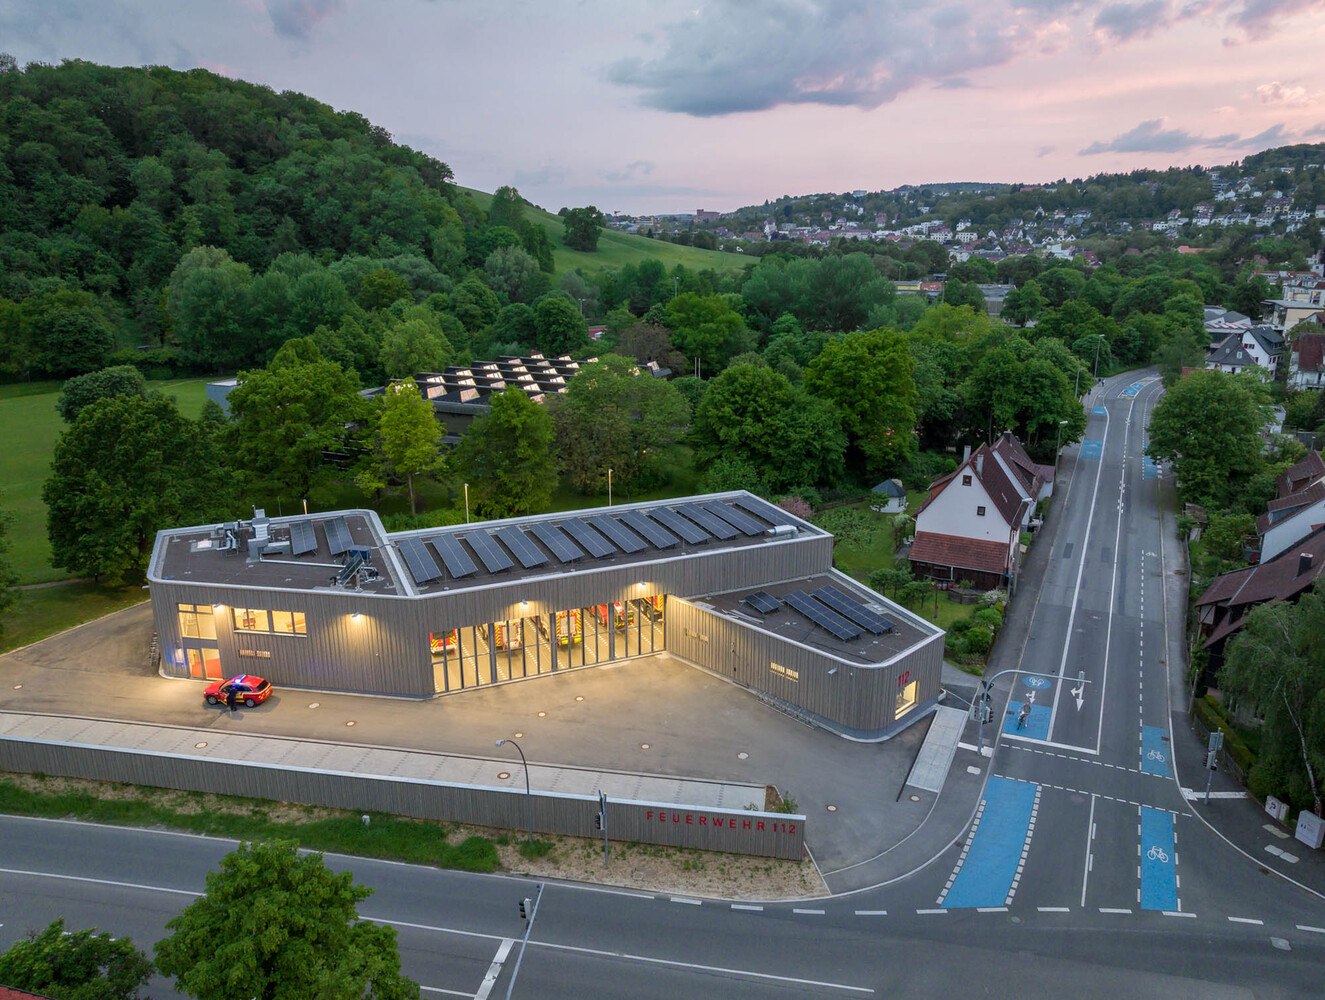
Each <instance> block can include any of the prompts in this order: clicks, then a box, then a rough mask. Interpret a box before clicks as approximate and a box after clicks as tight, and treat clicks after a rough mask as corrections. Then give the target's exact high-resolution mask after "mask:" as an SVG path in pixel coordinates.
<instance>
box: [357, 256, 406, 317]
mask: <svg viewBox="0 0 1325 1000" xmlns="http://www.w3.org/2000/svg"><path fill="white" fill-rule="evenodd" d="M413 293H414V290H413V289H412V288H410V284H409V282H408V281H406V280H405V279H404V278H402V277H401V276H400V275H398V274H396V272H395V271H391V270H388V269H387V268H385V267H379V268H378V269H377V270H376V271H373V272H371V273H370V274H367V275H365V276H364V279H363V281H362V282H361V283H360V285H359V294H358V295H357V296H356V297H355V301H357V302H358V303H359V305H361V306H362V307H363V308H365V309H367V310H369V311H372V310H375V309H385V308H386V307H387V306H389V305H391V303H393V302H398V301H400V300H401V299H406V300H410V299H412V298H413Z"/></svg>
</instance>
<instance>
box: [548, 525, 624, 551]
mask: <svg viewBox="0 0 1325 1000" xmlns="http://www.w3.org/2000/svg"><path fill="white" fill-rule="evenodd" d="M561 526H562V528H563V529H565V531H566V533H567V534H568V535H570V536H571V537H572V538H574V539H575V541H576V542H577V543H578V544H579V546H580V548H582V549H584V551H585V552H587V553H589V555H591V556H593V557H594V558H595V559H602V558H604V557H606V556H612V555H616V548H615V547H613V546H612V545H611V544H610V543H609V542H608V541H607V539H605V538H603V536H602V535H600V534H599V533H598V532H596V531H595V530H594V529H593V528H591V527H589V526H588V525H587V524H585V523H584V522H583V521H581V520H580V519H579V518H578V517H569V518H567V519H566V520H565V521H563V522H561Z"/></svg>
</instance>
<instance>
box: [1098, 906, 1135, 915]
mask: <svg viewBox="0 0 1325 1000" xmlns="http://www.w3.org/2000/svg"><path fill="white" fill-rule="evenodd" d="M1100 912H1101V913H1131V912H1132V911H1131V910H1124V909H1120V908H1118V907H1116V906H1101V907H1100Z"/></svg>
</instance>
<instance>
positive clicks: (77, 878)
mask: <svg viewBox="0 0 1325 1000" xmlns="http://www.w3.org/2000/svg"><path fill="white" fill-rule="evenodd" d="M0 875H30V876H32V877H33V878H58V879H62V880H64V881H66V882H87V883H90V884H91V885H110V886H114V887H115V888H117V889H143V890H145V891H146V892H169V893H173V894H174V895H176V896H194V897H197V896H202V895H205V894H204V893H201V892H193V891H192V890H190V889H169V888H167V887H166V886H163V885H143V884H141V883H139V882H116V881H114V880H113V879H108V878H88V877H86V876H83V875H59V874H56V873H55V872H30V871H24V870H23V869H21V868H0Z"/></svg>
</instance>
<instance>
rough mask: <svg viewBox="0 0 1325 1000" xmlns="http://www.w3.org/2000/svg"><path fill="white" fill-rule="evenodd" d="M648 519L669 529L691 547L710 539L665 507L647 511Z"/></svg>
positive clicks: (702, 531)
mask: <svg viewBox="0 0 1325 1000" xmlns="http://www.w3.org/2000/svg"><path fill="white" fill-rule="evenodd" d="M649 517H651V518H653V519H654V520H655V521H657V522H658V523H659V524H662V525H665V526H666V527H668V528H671V529H672V530H673V531H674V532H676V533H677V534H678V535H680V536H681V537H682V538H684V539H685V540H686V541H687V542H689V543H690V544H691V545H697V544H699V543H700V542H707V541H708V540H709V538H711V537H712V536H711V535H710V534H709V533H708V532H707V531H705V530H703V529H702V528H699V527H697V526H696V525H693V524H691V523H690V522H689V521H687V520H686V519H685V518H684V517H682V516H681V515H680V514H678V513H677V512H676V511H674V510H668V509H667V508H666V507H659V508H658V509H657V510H651V511H649Z"/></svg>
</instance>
